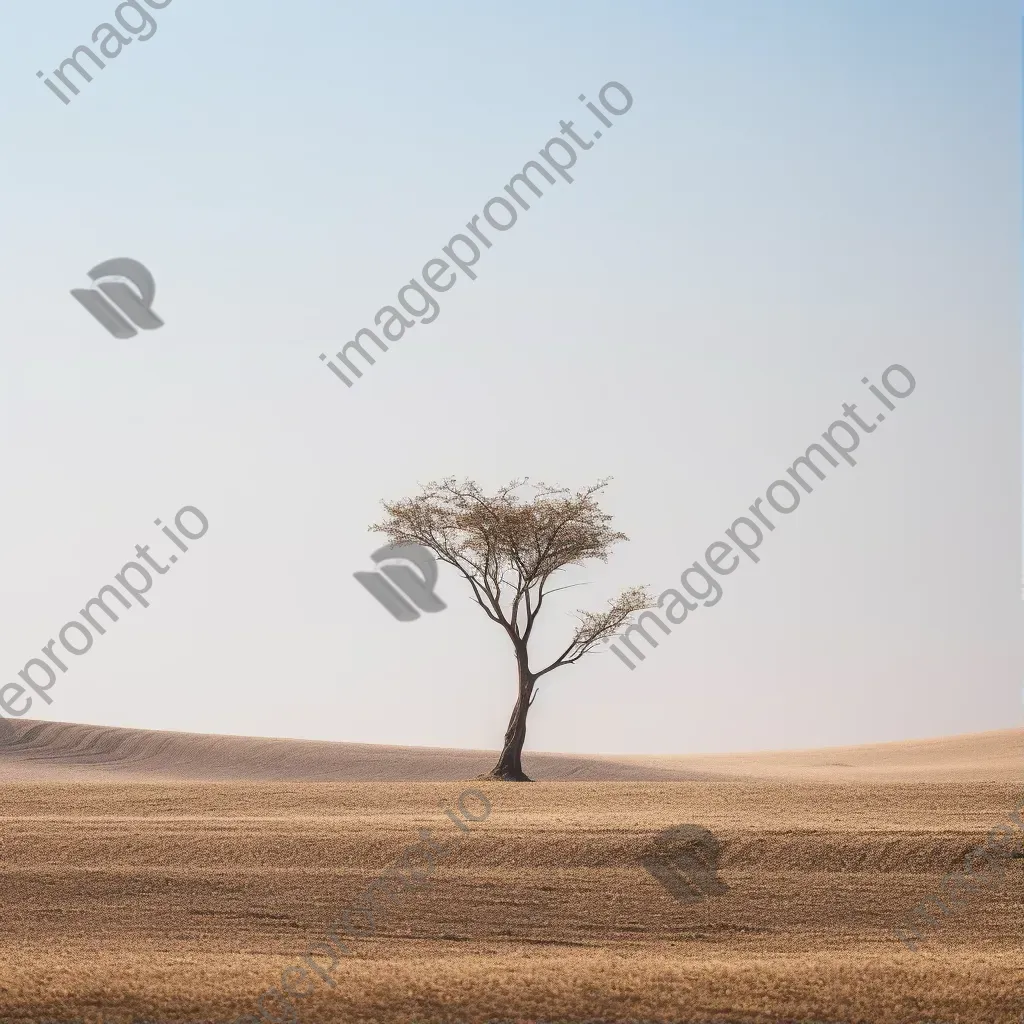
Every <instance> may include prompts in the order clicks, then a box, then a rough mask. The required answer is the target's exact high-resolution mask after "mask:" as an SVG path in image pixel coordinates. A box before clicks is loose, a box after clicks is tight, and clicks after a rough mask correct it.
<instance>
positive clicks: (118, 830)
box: [0, 721, 1024, 1024]
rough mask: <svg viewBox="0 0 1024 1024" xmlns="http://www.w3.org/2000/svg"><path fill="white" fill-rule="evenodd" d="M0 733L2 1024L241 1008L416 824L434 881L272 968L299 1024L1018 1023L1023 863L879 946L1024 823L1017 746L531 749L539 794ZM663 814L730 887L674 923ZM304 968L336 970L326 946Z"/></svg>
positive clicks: (30, 730)
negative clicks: (655, 855) (664, 751)
mask: <svg viewBox="0 0 1024 1024" xmlns="http://www.w3.org/2000/svg"><path fill="white" fill-rule="evenodd" d="M2 726H3V732H0V779H2V780H3V785H2V787H0V871H2V884H0V911H2V913H0V923H2V928H0V962H2V964H3V970H2V972H0V1021H2V1022H3V1024H13V1022H33V1024H39V1022H42V1021H46V1020H51V1021H72V1020H76V1019H77V1020H82V1021H88V1022H89V1024H98V1022H99V1021H101V1020H102V1022H103V1024H130V1022H132V1021H133V1020H145V1021H151V1022H160V1024H164V1022H172V1021H173V1022H185V1021H190V1022H199V1021H202V1022H216V1024H228V1022H233V1021H235V1020H236V1019H237V1018H238V1017H239V1016H240V1015H242V1014H252V1013H255V1000H256V999H257V998H258V997H259V996H260V995H261V994H263V993H264V992H266V990H267V989H268V988H272V987H274V986H278V985H280V984H281V975H282V970H285V969H287V968H290V967H295V966H297V965H301V964H302V963H303V961H302V957H303V956H304V955H306V954H308V953H310V952H311V951H314V953H315V947H316V944H317V943H320V942H323V941H324V939H325V937H326V933H327V930H328V929H329V928H331V927H332V926H333V925H336V924H337V923H338V922H339V921H341V920H342V919H343V914H344V911H346V909H351V908H352V906H353V905H354V903H355V902H357V893H358V892H359V891H361V890H363V889H364V888H365V886H366V885H367V883H369V882H371V881H373V880H374V879H376V878H378V877H379V876H381V875H382V873H384V872H385V871H386V870H387V869H388V868H389V867H390V866H391V865H394V864H395V863H396V862H397V861H399V860H400V858H401V856H402V853H403V851H404V850H405V849H406V848H407V847H409V845H410V844H416V843H417V842H418V841H419V838H420V837H419V834H418V833H419V830H420V829H424V828H425V829H430V830H431V832H430V837H429V838H430V840H431V841H432V842H433V841H436V842H438V843H441V844H444V849H443V851H442V852H439V853H438V855H437V858H436V865H435V867H434V871H433V874H432V876H431V877H430V878H429V879H428V880H426V881H424V882H423V883H422V884H421V885H419V886H418V887H416V888H414V889H410V890H409V891H406V892H397V893H394V894H393V895H391V896H389V897H388V899H387V901H386V903H384V904H383V908H382V910H381V911H380V914H379V917H378V920H377V925H376V930H375V931H374V932H373V933H372V934H368V935H366V936H365V937H362V938H356V939H348V940H347V941H348V944H349V953H348V955H347V956H343V957H340V958H339V963H338V965H337V967H336V968H334V970H333V973H326V972H325V973H324V974H323V977H321V976H320V975H319V974H317V973H315V972H313V971H312V970H311V969H306V970H302V971H300V970H296V971H293V972H292V973H291V974H290V975H289V976H288V977H289V979H290V984H291V986H292V987H293V988H294V989H295V990H296V991H298V992H304V991H308V992H309V994H307V995H301V996H298V995H297V996H293V997H292V1004H293V1005H294V1010H295V1012H296V1013H297V1015H298V1019H299V1020H300V1021H302V1022H304V1024H305V1022H309V1024H317V1022H350V1021H351V1022H366V1021H381V1022H389V1024H390V1022H396V1024H397V1022H403V1024H410V1022H413V1021H417V1022H421V1024H426V1022H441V1021H467V1022H470V1021H471V1022H482V1021H486V1020H506V1021H520V1022H522V1021H527V1020H530V1021H535V1020H544V1021H576V1022H579V1021H585V1020H605V1021H612V1020H619V1021H627V1020H628V1021H637V1020H647V1021H680V1022H682V1021H686V1022H696V1021H717V1022H726V1021H728V1022H741V1021H742V1022H758V1024H769V1022H771V1024H775V1022H780V1021H801V1022H809V1021H830V1022H831V1021H835V1022H839V1021H842V1022H847V1024H852V1022H865V1024H866V1022H870V1024H889V1022H893V1024H895V1022H899V1024H919V1022H925V1021H943V1022H957V1024H965V1022H971V1024H982V1022H984V1024H1004V1022H1005V1024H1020V1022H1021V1020H1022V1015H1024V917H1022V913H1021V911H1022V902H1024V859H1020V858H1012V859H1011V858H1008V859H1007V860H1006V863H1005V865H1004V868H1005V874H1003V876H1002V878H1001V880H997V881H995V882H993V883H991V884H987V885H975V886H970V887H967V888H966V889H963V890H961V895H960V896H958V897H957V898H956V899H951V898H949V897H948V896H947V903H948V905H949V912H948V913H943V914H940V915H939V916H938V918H937V919H936V920H935V921H934V923H933V924H932V925H931V926H930V927H927V928H921V929H920V931H921V932H922V935H923V940H922V942H921V943H920V947H919V949H918V950H917V951H916V952H915V951H911V950H909V949H907V948H905V947H904V945H902V944H901V943H900V942H899V941H898V939H897V937H896V929H899V928H902V927H905V926H906V925H907V923H908V914H909V913H910V911H911V910H912V908H913V907H914V905H915V904H916V903H917V902H918V901H919V900H920V899H922V898H924V897H926V896H928V895H930V894H931V893H936V892H938V891H939V888H940V883H941V881H942V878H943V876H944V875H946V874H947V873H949V872H954V873H955V872H958V871H961V870H962V869H961V867H960V865H961V864H962V863H963V859H964V857H965V855H966V854H968V853H969V852H970V851H971V850H972V849H973V848H975V847H976V846H978V845H979V844H980V843H981V842H982V841H983V840H984V838H985V836H986V833H987V832H988V831H989V830H990V829H992V828H994V827H995V826H997V825H999V824H1000V823H1004V822H1008V821H1009V819H1010V816H1011V814H1013V812H1014V811H1015V810H1016V809H1018V808H1019V807H1020V806H1021V803H1022V795H1024V732H1021V731H1019V730H1014V731H1006V732H998V733H985V734H980V735H974V736H960V737H953V738H946V739H937V740H929V741H915V742H907V743H900V744H886V745H878V746H865V747H856V748H844V749H838V748H836V749H829V750H817V751H797V752H786V753H771V754H744V755H731V756H726V755H722V756H695V757H618V756H615V757H576V756H568V755H544V754H529V755H527V756H526V758H525V764H526V768H527V771H529V772H531V773H532V774H533V775H534V776H535V777H536V778H537V779H538V780H540V781H538V782H536V783H534V784H510V783H505V784H500V783H491V782H479V781H473V780H474V778H475V776H476V775H478V774H479V773H481V772H483V771H485V770H486V769H487V768H489V767H490V765H491V763H492V762H493V759H494V754H493V752H490V753H489V752H486V751H454V750H453V751H446V750H432V749H417V748H398V747H376V746H370V745H357V744H341V743H339V744H331V743H312V742H304V741H291V740H260V739H247V738H241V737H203V736H191V735H185V734H175V733H155V732H144V731H139V730H127V729H101V728H94V727H89V726H75V725H60V724H41V723H37V722H24V721H22V722H4V723H2ZM467 788H476V789H479V790H480V791H482V792H483V793H485V794H486V796H487V798H488V799H489V800H490V802H491V806H492V810H491V813H490V815H489V817H487V818H486V820H481V821H478V822H475V823H469V824H468V825H466V828H468V829H469V831H468V832H466V833H464V832H462V831H460V829H459V828H457V827H456V825H455V824H454V823H453V822H452V820H451V819H450V818H448V817H447V816H446V815H445V813H444V807H454V806H456V801H457V799H458V797H459V795H460V793H462V792H463V791H464V790H466V789H467ZM442 803H443V804H444V807H442V806H441V805H442ZM477 806H478V805H477V804H471V805H470V807H471V810H473V811H474V813H478V812H477ZM680 824H693V825H698V826H702V827H704V828H707V829H710V831H711V832H712V833H714V835H715V836H716V837H717V838H718V839H719V840H720V841H721V842H722V844H723V846H722V852H721V858H720V861H719V872H718V877H719V879H720V880H721V881H722V882H724V883H725V884H726V885H727V886H728V891H727V892H724V893H721V894H719V895H714V896H711V897H709V898H706V899H703V900H700V901H698V902H692V903H681V902H679V901H677V900H676V899H675V898H674V897H673V896H672V894H671V893H670V892H668V891H667V890H666V889H665V888H664V887H663V886H662V885H660V884H659V883H658V882H657V881H656V880H655V879H654V878H653V877H652V876H651V875H650V874H649V873H648V872H647V871H646V870H644V868H643V867H642V865H641V863H640V861H641V858H642V857H644V856H645V855H646V854H647V853H649V852H650V850H651V849H652V842H653V840H654V837H655V836H656V835H657V834H658V833H659V832H661V831H662V830H663V829H666V828H668V827H670V826H675V825H680ZM1016 844H1017V845H1016V849H1017V850H1020V849H1021V844H1020V840H1019V838H1018V839H1016ZM417 863H419V862H417ZM346 920H350V921H353V922H355V923H357V924H359V923H360V922H362V921H363V920H364V918H361V917H359V916H358V915H354V916H353V917H351V918H346ZM359 926H360V927H361V924H360V925H359ZM342 938H344V936H342ZM312 963H314V964H316V965H318V966H319V967H320V968H321V970H323V969H325V968H328V967H329V966H330V960H329V959H328V958H327V957H326V955H325V954H324V953H323V952H319V953H315V955H314V957H313V959H312ZM265 1007H266V1009H267V1012H268V1019H269V1020H270V1021H272V1022H273V1021H274V1020H275V1018H276V1020H277V1021H280V1022H283V1021H287V1020H289V1019H290V1016H291V1015H290V1014H289V1012H288V1008H287V1007H286V1006H283V1005H282V1004H281V1003H280V1002H279V1001H275V1000H270V1001H268V1002H267V1003H266V1004H265Z"/></svg>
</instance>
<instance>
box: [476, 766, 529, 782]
mask: <svg viewBox="0 0 1024 1024" xmlns="http://www.w3.org/2000/svg"><path fill="white" fill-rule="evenodd" d="M477 779H479V780H480V781H481V782H533V779H531V778H530V776H529V775H527V774H526V772H522V771H520V772H514V771H510V770H508V769H504V768H492V769H491V770H490V771H489V772H485V773H484V774H483V775H478V776H477Z"/></svg>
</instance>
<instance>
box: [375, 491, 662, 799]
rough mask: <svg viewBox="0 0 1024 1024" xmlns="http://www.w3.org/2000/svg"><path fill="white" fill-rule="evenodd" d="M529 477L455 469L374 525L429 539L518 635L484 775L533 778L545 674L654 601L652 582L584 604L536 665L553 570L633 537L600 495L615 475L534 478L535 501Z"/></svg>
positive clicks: (389, 506)
mask: <svg viewBox="0 0 1024 1024" xmlns="http://www.w3.org/2000/svg"><path fill="white" fill-rule="evenodd" d="M528 479H529V478H525V479H523V480H513V481H512V482H511V483H509V484H507V485H506V486H505V487H502V488H500V489H499V490H498V492H497V493H496V494H494V495H486V494H484V493H483V491H482V490H481V488H480V487H479V485H478V484H476V483H475V482H474V481H472V480H466V481H464V482H462V483H461V484H460V483H458V482H457V481H456V480H455V478H454V477H449V478H447V479H445V480H443V481H441V482H440V483H429V484H427V485H426V486H421V488H420V490H421V492H422V493H421V494H419V495H418V496H416V497H414V498H403V499H401V500H399V501H393V502H388V501H385V502H382V503H381V504H382V505H383V506H384V511H385V512H386V513H387V516H386V518H385V519H384V521H383V522H381V523H378V524H376V525H374V526H371V527H370V529H371V530H375V531H380V532H382V533H384V534H386V535H387V537H388V540H389V541H390V542H391V543H392V544H422V545H423V546H424V547H425V548H428V549H429V550H430V551H432V552H433V553H434V555H435V556H436V557H437V559H438V561H441V562H446V563H447V564H448V565H451V566H454V567H455V568H456V569H457V570H458V571H459V572H460V573H461V574H462V575H463V576H464V577H465V579H466V580H467V581H468V582H469V585H470V587H471V588H472V591H473V597H474V598H475V599H476V602H477V604H479V605H480V607H481V608H483V610H484V613H485V614H486V615H487V617H488V618H489V619H490V620H491V621H492V622H494V623H497V624H498V625H499V626H500V627H501V628H502V629H503V630H504V631H505V633H506V634H507V635H508V638H509V640H511V641H512V647H513V649H514V651H515V656H516V663H517V665H518V668H519V690H518V697H517V699H516V705H515V708H514V709H513V711H512V717H511V718H510V719H509V723H508V729H507V730H506V732H505V743H504V746H503V747H502V750H501V756H500V757H499V758H498V763H497V764H496V765H495V766H494V768H493V769H492V770H491V771H490V772H489V773H488V775H486V776H484V778H492V779H501V780H505V781H515V782H529V781H531V780H530V779H529V778H528V777H527V775H526V773H525V772H524V771H523V762H522V754H523V744H524V742H525V741H526V716H527V714H528V713H529V710H530V707H531V705H532V704H533V701H534V699H535V698H536V693H535V687H536V686H537V680H538V679H540V678H541V677H542V676H545V675H547V674H548V673H549V672H553V671H554V670H555V669H556V668H561V667H562V666H563V665H572V664H575V663H576V662H577V661H579V660H580V658H582V657H583V656H584V655H585V654H589V653H591V652H592V651H593V650H594V649H595V647H596V646H597V644H598V643H600V642H601V641H603V640H605V639H607V638H609V637H612V636H615V635H616V634H617V633H618V631H619V629H620V628H621V627H622V626H623V625H625V624H626V623H628V622H629V620H630V617H631V616H632V615H634V614H635V613H637V612H640V611H642V610H643V609H645V608H650V607H652V606H653V605H654V603H655V602H654V600H653V598H652V597H651V595H650V594H649V593H648V592H647V589H646V588H645V587H628V588H627V589H625V590H623V591H622V593H621V594H619V596H618V597H617V598H615V600H614V601H609V602H608V604H609V607H608V608H607V609H606V610H605V611H600V612H584V611H579V612H578V613H577V616H578V624H577V626H576V629H575V632H574V633H573V635H572V639H571V640H570V641H569V644H568V646H567V647H566V648H565V650H563V651H562V653H561V654H560V655H558V657H557V658H555V659H554V661H552V662H551V663H550V664H549V665H547V666H546V667H544V668H541V669H534V668H533V667H532V666H531V664H530V656H529V650H528V647H529V643H530V638H531V636H532V635H533V628H534V625H535V624H536V622H537V616H538V615H540V610H541V607H542V606H543V604H544V599H545V598H546V597H547V596H548V595H549V594H551V593H554V592H555V591H556V590H564V589H567V588H565V587H555V588H553V589H552V588H549V586H548V584H549V581H550V580H551V579H552V577H553V576H554V575H555V574H556V573H558V572H560V571H561V570H563V569H566V568H567V567H569V566H572V565H576V566H578V565H581V564H582V563H583V562H584V561H586V560H587V559H591V558H596V559H599V560H600V561H602V562H607V561H608V553H609V551H610V549H611V547H612V545H613V544H617V543H618V542H619V541H623V540H628V539H629V538H628V537H627V536H626V535H625V534H624V533H619V532H617V531H615V530H612V529H611V527H610V526H609V525H608V524H609V523H610V521H611V516H609V515H607V514H605V513H604V512H602V511H601V509H600V507H599V506H598V504H597V501H596V500H595V497H594V496H595V495H596V494H597V493H598V492H600V491H601V490H603V489H604V487H605V486H606V485H607V482H608V481H607V480H599V481H598V482H597V483H596V484H594V485H592V486H590V487H587V488H585V489H584V490H582V491H577V492H576V493H575V494H572V493H570V491H569V489H568V488H565V487H548V486H547V485H545V484H534V485H532V487H533V489H534V491H535V492H536V493H535V494H534V496H533V498H532V500H530V501H522V500H521V499H520V498H519V497H518V495H517V493H516V492H517V491H519V490H520V489H521V488H522V487H524V486H525V485H526V484H527V482H528Z"/></svg>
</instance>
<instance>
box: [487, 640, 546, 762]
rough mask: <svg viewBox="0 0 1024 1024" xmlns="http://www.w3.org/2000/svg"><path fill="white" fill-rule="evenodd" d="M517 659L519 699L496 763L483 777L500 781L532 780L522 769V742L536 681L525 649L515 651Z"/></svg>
mask: <svg viewBox="0 0 1024 1024" xmlns="http://www.w3.org/2000/svg"><path fill="white" fill-rule="evenodd" d="M517 657H518V660H519V699H518V700H517V701H516V706H515V707H514V708H513V709H512V717H511V718H510V719H509V723H508V728H507V729H506V730H505V745H504V747H502V749H501V756H500V757H499V758H498V763H497V764H496V765H495V766H494V767H493V768H492V769H491V770H490V772H488V773H487V774H486V775H484V776H481V778H485V779H500V780H501V781H502V782H532V781H533V780H532V779H531V778H530V777H529V776H528V775H527V774H526V773H525V772H524V771H523V744H524V743H525V742H526V716H527V715H528V714H529V711H530V698H531V697H532V696H533V686H534V683H535V682H536V680H535V678H534V676H533V675H531V674H530V670H529V667H528V666H527V661H526V651H525V650H523V651H520V652H517Z"/></svg>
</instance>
